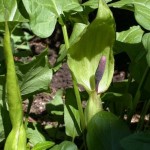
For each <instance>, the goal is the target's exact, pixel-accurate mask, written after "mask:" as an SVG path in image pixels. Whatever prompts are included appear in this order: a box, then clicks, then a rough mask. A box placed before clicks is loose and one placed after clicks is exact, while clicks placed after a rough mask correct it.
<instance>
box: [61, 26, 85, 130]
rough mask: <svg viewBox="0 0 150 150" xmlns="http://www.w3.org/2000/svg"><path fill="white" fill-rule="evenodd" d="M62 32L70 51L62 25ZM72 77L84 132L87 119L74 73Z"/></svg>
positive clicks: (66, 34)
mask: <svg viewBox="0 0 150 150" xmlns="http://www.w3.org/2000/svg"><path fill="white" fill-rule="evenodd" d="M62 31H63V36H64V41H65V46H66V49H68V48H69V47H70V44H69V38H68V33H67V28H66V25H62ZM71 75H72V80H73V87H74V92H75V96H76V100H77V105H78V110H79V114H80V117H81V128H82V130H84V129H85V118H84V113H83V108H82V103H81V98H80V93H79V90H78V86H77V82H76V79H75V77H74V75H73V73H71Z"/></svg>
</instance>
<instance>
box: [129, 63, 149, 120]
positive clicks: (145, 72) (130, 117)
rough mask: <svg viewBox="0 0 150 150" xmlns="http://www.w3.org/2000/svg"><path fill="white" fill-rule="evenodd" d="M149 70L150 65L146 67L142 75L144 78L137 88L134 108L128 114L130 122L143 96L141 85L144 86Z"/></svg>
mask: <svg viewBox="0 0 150 150" xmlns="http://www.w3.org/2000/svg"><path fill="white" fill-rule="evenodd" d="M148 71H149V66H147V67H146V69H145V71H144V74H143V76H142V79H141V81H140V83H139V86H138V88H137V91H136V93H135V96H134V99H133V109H132V110H131V112H130V114H129V116H128V120H127V121H128V123H130V122H131V119H132V116H133V114H134V112H135V110H136V107H137V104H138V102H139V100H140V97H141V91H140V90H141V87H142V85H143V83H144V80H145V78H146V75H147V73H148Z"/></svg>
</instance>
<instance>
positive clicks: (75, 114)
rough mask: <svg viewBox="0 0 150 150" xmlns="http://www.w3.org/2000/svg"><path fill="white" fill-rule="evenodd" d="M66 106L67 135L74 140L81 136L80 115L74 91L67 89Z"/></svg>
mask: <svg viewBox="0 0 150 150" xmlns="http://www.w3.org/2000/svg"><path fill="white" fill-rule="evenodd" d="M65 97H66V99H65V105H64V122H65V129H66V134H67V135H68V136H71V137H72V138H73V139H74V138H75V137H76V136H79V135H80V134H81V128H80V115H79V110H78V107H77V103H76V97H75V94H74V91H73V89H67V91H66V96H65Z"/></svg>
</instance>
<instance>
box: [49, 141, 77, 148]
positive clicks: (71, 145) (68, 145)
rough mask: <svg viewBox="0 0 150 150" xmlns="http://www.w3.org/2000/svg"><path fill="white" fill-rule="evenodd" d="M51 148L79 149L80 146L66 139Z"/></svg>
mask: <svg viewBox="0 0 150 150" xmlns="http://www.w3.org/2000/svg"><path fill="white" fill-rule="evenodd" d="M50 150H78V148H77V146H76V145H75V144H74V143H72V142H70V141H64V142H62V143H60V144H59V145H55V146H54V147H53V148H51V149H50Z"/></svg>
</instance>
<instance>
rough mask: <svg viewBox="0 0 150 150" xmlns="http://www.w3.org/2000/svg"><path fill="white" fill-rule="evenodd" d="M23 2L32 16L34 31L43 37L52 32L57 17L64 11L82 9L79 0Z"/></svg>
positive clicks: (31, 21) (25, 0)
mask: <svg viewBox="0 0 150 150" xmlns="http://www.w3.org/2000/svg"><path fill="white" fill-rule="evenodd" d="M23 3H24V6H25V8H26V10H27V12H28V14H29V16H30V26H31V29H32V31H33V32H34V33H35V34H36V35H38V36H40V37H42V38H45V37H48V36H50V35H51V34H52V32H53V31H54V28H55V25H56V22H57V19H58V18H61V17H62V15H64V12H70V11H82V7H81V6H80V4H79V2H78V0H63V1H60V0H51V1H49V0H44V1H40V0H32V1H30V0H23Z"/></svg>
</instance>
